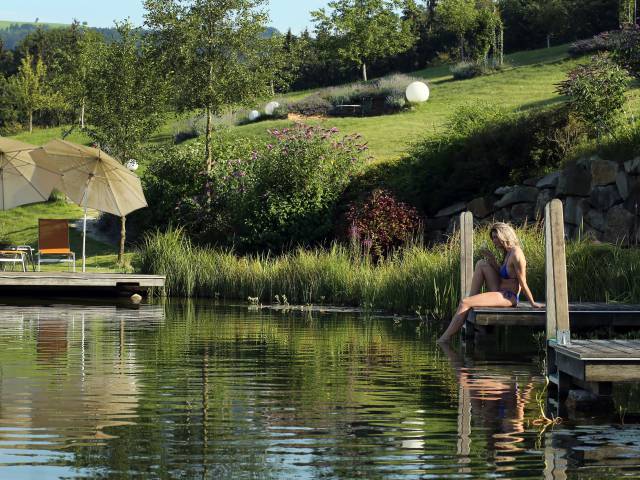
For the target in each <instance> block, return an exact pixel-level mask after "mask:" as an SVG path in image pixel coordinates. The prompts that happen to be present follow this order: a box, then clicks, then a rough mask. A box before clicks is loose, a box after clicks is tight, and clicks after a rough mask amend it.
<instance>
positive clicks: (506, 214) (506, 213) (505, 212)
mask: <svg viewBox="0 0 640 480" xmlns="http://www.w3.org/2000/svg"><path fill="white" fill-rule="evenodd" d="M493 219H494V220H495V221H496V222H510V221H511V209H509V208H501V209H500V210H498V211H497V212H495V213H494V214H493Z"/></svg>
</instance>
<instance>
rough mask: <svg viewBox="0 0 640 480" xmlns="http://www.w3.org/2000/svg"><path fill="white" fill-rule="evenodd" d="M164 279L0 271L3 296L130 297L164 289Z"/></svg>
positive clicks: (0, 285) (116, 274)
mask: <svg viewBox="0 0 640 480" xmlns="http://www.w3.org/2000/svg"><path fill="white" fill-rule="evenodd" d="M164 283H165V277H164V276H161V275H135V274H123V273H68V272H0V296H7V295H16V294H23V295H24V294H28V295H34V296H35V295H38V294H45V295H73V294H79V295H87V294H88V295H96V296H98V295H102V296H106V295H131V294H134V293H138V294H145V293H147V292H148V291H149V290H151V289H162V288H163V287H164Z"/></svg>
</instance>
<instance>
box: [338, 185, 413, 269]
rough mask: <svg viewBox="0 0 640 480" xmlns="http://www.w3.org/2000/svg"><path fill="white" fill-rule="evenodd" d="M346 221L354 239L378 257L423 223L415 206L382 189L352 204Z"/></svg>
mask: <svg viewBox="0 0 640 480" xmlns="http://www.w3.org/2000/svg"><path fill="white" fill-rule="evenodd" d="M345 220H346V225H348V232H347V235H348V237H349V239H350V240H351V242H353V243H354V244H358V245H361V246H362V247H364V250H365V251H366V252H371V254H373V255H374V256H377V257H380V256H382V255H384V254H386V253H387V252H388V251H389V250H390V249H391V248H393V247H397V246H399V245H402V243H404V242H406V241H407V240H409V238H410V237H411V235H412V234H413V233H414V232H415V231H416V230H417V229H418V226H419V224H420V221H419V217H418V212H417V211H416V209H415V208H413V207H411V206H410V205H407V204H406V203H403V202H400V201H398V200H396V199H395V198H394V197H393V195H392V194H391V193H389V192H388V191H386V190H382V189H377V190H374V191H373V192H372V193H371V195H369V197H367V198H366V199H365V200H364V201H360V202H354V203H352V204H351V205H350V206H349V210H348V211H347V213H346V218H345Z"/></svg>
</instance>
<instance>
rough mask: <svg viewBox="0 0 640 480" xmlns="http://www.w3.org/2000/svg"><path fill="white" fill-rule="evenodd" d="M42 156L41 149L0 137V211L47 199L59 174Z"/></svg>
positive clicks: (58, 179) (56, 182)
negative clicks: (44, 162) (44, 161)
mask: <svg viewBox="0 0 640 480" xmlns="http://www.w3.org/2000/svg"><path fill="white" fill-rule="evenodd" d="M44 157H46V154H45V153H44V150H43V149H42V148H39V147H34V146H33V145H29V144H28V143H23V142H19V141H17V140H13V139H11V138H4V137H0V210H9V209H11V208H14V207H19V206H20V205H26V204H29V203H37V202H46V201H47V200H48V199H49V195H51V191H52V190H53V188H54V187H55V186H56V184H58V182H59V181H60V178H61V174H60V173H59V172H57V171H56V170H55V169H51V168H48V167H47V166H46V165H44V164H43V162H42V160H43V159H44Z"/></svg>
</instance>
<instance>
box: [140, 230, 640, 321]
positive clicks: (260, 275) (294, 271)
mask: <svg viewBox="0 0 640 480" xmlns="http://www.w3.org/2000/svg"><path fill="white" fill-rule="evenodd" d="M518 236H519V238H520V240H521V242H522V246H523V249H524V251H525V253H526V256H527V260H528V279H529V284H530V286H531V288H532V290H533V292H534V295H535V296H536V299H538V300H543V299H544V236H543V231H542V228H541V227H540V226H539V225H533V226H528V227H523V228H520V229H518ZM487 240H488V232H487V231H486V229H480V230H479V231H478V232H477V233H476V236H475V241H474V243H475V247H476V249H478V248H479V247H480V246H481V244H482V243H487ZM489 243H490V242H489ZM459 255H460V250H459V238H458V236H457V235H455V234H454V235H453V236H452V237H451V238H450V240H449V241H448V242H446V243H444V244H441V245H437V246H434V247H430V248H425V247H423V246H421V245H420V243H419V242H412V243H411V244H409V245H407V246H405V247H404V248H402V249H399V250H397V251H395V252H394V253H392V254H391V255H389V256H387V257H386V258H384V259H381V260H380V261H377V262H373V261H371V259H370V258H369V257H367V256H363V255H362V253H361V252H360V251H359V250H358V249H357V248H352V247H350V246H348V245H340V244H334V245H332V246H331V247H330V248H316V249H303V248H299V249H297V250H294V251H291V252H289V253H286V254H283V255H280V256H270V255H268V254H255V255H248V256H239V255H237V254H235V253H234V252H233V251H231V250H223V249H207V248H202V247H198V246H195V245H193V244H192V243H191V241H190V240H189V238H188V237H187V236H186V235H185V234H184V232H183V231H182V230H180V229H174V230H170V231H168V232H166V233H155V234H152V235H149V236H147V237H146V239H145V241H144V242H143V245H142V246H141V248H140V251H139V253H138V261H139V269H140V270H141V271H142V272H143V273H151V274H161V275H166V276H167V282H166V289H165V293H166V294H167V295H168V296H175V297H209V298H221V299H227V300H247V299H248V298H249V297H253V298H258V301H259V302H260V303H263V304H268V303H274V302H275V301H276V295H277V296H278V301H280V302H288V303H291V304H316V305H318V304H331V305H344V306H357V307H363V308H367V309H376V310H378V309H379V310H385V311H389V312H396V313H414V312H420V313H421V314H427V315H432V316H435V317H438V318H445V317H447V316H449V315H450V314H451V313H452V311H453V310H454V309H455V307H456V305H457V302H458V299H459V295H460V292H459V283H460V281H459V278H460V277H459V275H460V272H459ZM567 270H568V275H569V293H570V298H571V300H572V301H599V302H626V303H640V282H637V281H636V279H637V278H638V274H639V273H640V250H638V249H635V248H622V247H619V246H614V245H599V244H593V243H589V242H587V241H573V242H569V243H568V244H567Z"/></svg>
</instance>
